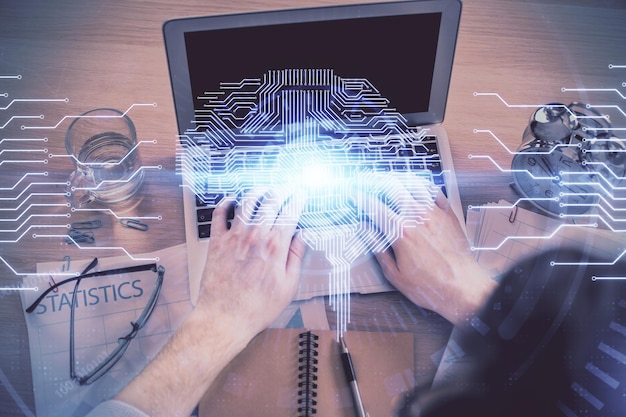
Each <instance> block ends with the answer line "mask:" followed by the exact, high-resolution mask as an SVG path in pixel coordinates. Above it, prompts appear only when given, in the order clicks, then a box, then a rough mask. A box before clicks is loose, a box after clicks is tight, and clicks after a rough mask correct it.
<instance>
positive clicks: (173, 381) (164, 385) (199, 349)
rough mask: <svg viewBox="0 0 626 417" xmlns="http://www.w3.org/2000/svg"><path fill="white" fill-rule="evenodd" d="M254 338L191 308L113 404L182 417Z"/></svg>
mask: <svg viewBox="0 0 626 417" xmlns="http://www.w3.org/2000/svg"><path fill="white" fill-rule="evenodd" d="M252 336H254V335H247V334H241V332H238V331H237V329H236V326H235V325H234V323H231V322H230V320H229V318H228V317H224V316H223V315H218V314H212V312H211V311H206V310H201V309H199V308H196V309H195V310H194V311H193V312H192V313H191V314H190V315H189V317H188V318H187V319H186V320H185V322H184V323H183V325H182V326H181V328H180V329H179V330H178V331H177V332H176V334H175V335H174V336H173V337H172V340H170V342H169V343H168V344H167V345H166V346H165V348H164V349H163V351H161V352H160V353H159V355H158V356H157V357H156V358H155V359H154V360H153V361H152V362H150V363H149V364H148V365H147V366H146V368H145V369H144V371H143V372H141V374H139V375H138V376H137V377H136V378H135V379H134V380H133V381H132V382H131V383H130V384H129V385H128V386H127V387H126V388H124V389H123V390H122V391H121V392H120V393H119V394H118V395H117V396H116V397H115V399H117V400H119V401H123V402H125V403H128V404H130V405H133V406H135V407H136V408H138V409H140V410H142V411H144V412H145V413H146V414H148V415H150V416H153V417H159V416H167V417H173V416H182V417H188V416H189V415H190V414H191V412H192V411H193V409H194V408H195V406H196V405H197V404H198V402H199V400H200V398H201V397H202V395H203V394H204V393H205V392H206V390H207V389H208V387H209V386H210V385H211V383H212V382H213V380H215V378H216V377H217V375H218V374H219V373H220V371H221V370H222V369H223V368H224V367H225V366H226V365H227V364H228V363H229V362H230V361H231V360H232V359H233V358H234V357H235V356H236V355H237V354H238V353H239V352H240V351H241V350H243V348H244V347H245V346H246V344H247V343H248V341H249V340H250V337H252Z"/></svg>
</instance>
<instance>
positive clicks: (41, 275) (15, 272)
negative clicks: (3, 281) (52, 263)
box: [0, 256, 79, 288]
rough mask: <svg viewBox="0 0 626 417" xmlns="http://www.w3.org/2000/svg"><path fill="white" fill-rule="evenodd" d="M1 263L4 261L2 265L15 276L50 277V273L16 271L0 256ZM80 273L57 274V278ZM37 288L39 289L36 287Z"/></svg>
mask: <svg viewBox="0 0 626 417" xmlns="http://www.w3.org/2000/svg"><path fill="white" fill-rule="evenodd" d="M0 261H2V263H3V264H4V265H5V266H6V267H7V268H9V269H10V270H11V272H13V274H14V275H16V276H37V277H44V276H45V277H48V276H49V275H50V273H49V272H17V271H16V270H15V268H13V267H12V266H11V265H9V263H8V262H7V261H6V260H5V259H4V258H3V257H2V256H0ZM78 274H79V273H77V272H65V273H63V272H58V273H56V272H55V274H54V275H55V276H72V275H74V276H77V275H78ZM35 288H37V287H35Z"/></svg>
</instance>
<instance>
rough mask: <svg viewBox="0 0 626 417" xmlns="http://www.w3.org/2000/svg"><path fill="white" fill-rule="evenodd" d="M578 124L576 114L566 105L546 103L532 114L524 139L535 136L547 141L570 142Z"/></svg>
mask: <svg viewBox="0 0 626 417" xmlns="http://www.w3.org/2000/svg"><path fill="white" fill-rule="evenodd" d="M576 125H577V120H576V115H575V114H573V113H572V112H571V111H570V110H569V109H568V107H567V106H566V105H564V104H560V103H550V104H546V105H545V106H543V107H539V108H538V109H537V110H535V112H534V113H533V114H532V116H530V121H529V123H528V126H527V127H526V130H525V131H524V137H523V141H524V142H526V141H528V140H529V139H531V138H534V139H538V140H541V141H546V142H553V143H554V142H556V143H569V141H570V136H571V135H572V132H573V131H574V129H575V128H576Z"/></svg>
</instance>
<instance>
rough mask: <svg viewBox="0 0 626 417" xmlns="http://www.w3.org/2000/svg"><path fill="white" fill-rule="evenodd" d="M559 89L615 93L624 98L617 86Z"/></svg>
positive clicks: (564, 90) (564, 89)
mask: <svg viewBox="0 0 626 417" xmlns="http://www.w3.org/2000/svg"><path fill="white" fill-rule="evenodd" d="M561 91H562V92H564V93H567V92H570V91H575V92H581V91H584V92H590V93H616V94H617V95H619V96H620V97H621V98H622V100H623V99H626V96H625V95H624V94H622V92H621V91H619V90H618V89H617V88H565V87H564V88H561Z"/></svg>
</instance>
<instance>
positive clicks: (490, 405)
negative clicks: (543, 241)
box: [399, 250, 626, 417]
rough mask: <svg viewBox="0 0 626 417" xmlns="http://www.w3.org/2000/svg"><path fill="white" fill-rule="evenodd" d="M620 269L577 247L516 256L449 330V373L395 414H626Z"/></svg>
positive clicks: (625, 315)
mask: <svg viewBox="0 0 626 417" xmlns="http://www.w3.org/2000/svg"><path fill="white" fill-rule="evenodd" d="M620 275H621V276H622V277H626V263H624V262H622V261H621V260H617V261H616V260H597V259H591V258H589V257H586V256H585V255H584V254H583V253H581V252H579V251H577V250H558V251H557V250H554V251H549V252H546V253H543V254H541V255H539V256H536V257H533V258H531V259H527V260H526V261H523V262H520V263H519V264H518V265H517V266H516V267H514V268H513V269H512V270H510V271H509V272H508V273H507V274H505V275H504V276H503V278H502V281H501V284H500V286H499V287H498V289H497V290H496V292H495V293H494V295H493V296H492V297H491V299H490V300H489V302H488V303H487V305H486V306H485V308H484V310H483V311H482V312H481V314H479V315H478V316H477V317H474V318H473V319H472V320H471V326H470V329H469V330H463V331H461V330H458V329H457V330H455V332H454V336H453V337H452V338H451V340H450V342H449V346H450V345H451V344H452V346H453V348H454V350H455V352H456V354H455V358H456V359H455V360H456V361H458V363H453V364H450V366H449V368H450V369H449V372H448V377H447V378H446V380H445V381H444V382H443V383H442V384H440V385H439V386H437V387H436V388H433V389H432V390H429V391H427V392H419V393H416V394H415V395H414V397H412V398H410V399H409V400H408V401H407V403H406V404H405V406H404V408H403V410H401V411H400V413H399V415H400V416H402V417H404V416H411V417H417V416H420V417H424V416H428V417H440V416H453V415H472V416H474V415H481V416H485V417H490V416H494V417H495V416H507V417H516V416H520V417H521V416H566V417H577V416H580V417H582V416H585V417H591V416H603V417H611V416H624V415H626V414H625V413H626V411H625V410H626V291H625V288H626V281H622V280H620V279H617V278H619V277H620ZM608 277H612V278H614V279H604V278H608ZM455 367H456V368H458V369H455ZM403 413H404V414H403ZM458 413H461V414H458Z"/></svg>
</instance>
